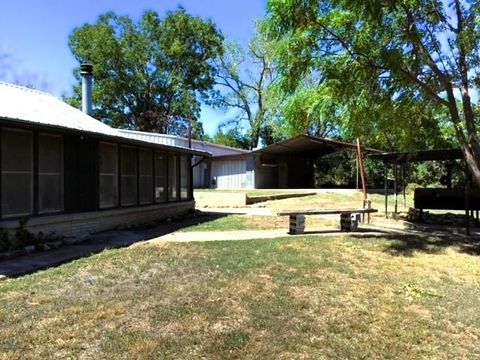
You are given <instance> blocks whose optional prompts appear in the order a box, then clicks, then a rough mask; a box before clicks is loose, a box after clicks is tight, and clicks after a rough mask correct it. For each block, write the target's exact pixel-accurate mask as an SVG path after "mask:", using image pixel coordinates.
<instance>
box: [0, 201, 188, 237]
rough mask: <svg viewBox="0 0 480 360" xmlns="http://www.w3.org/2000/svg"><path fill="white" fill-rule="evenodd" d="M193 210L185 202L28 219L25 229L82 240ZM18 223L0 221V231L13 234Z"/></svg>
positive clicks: (14, 221)
mask: <svg viewBox="0 0 480 360" xmlns="http://www.w3.org/2000/svg"><path fill="white" fill-rule="evenodd" d="M193 209H195V201H185V202H178V203H165V204H158V205H150V206H142V207H132V208H123V209H113V210H103V211H91V212H86V213H77V214H62V215H50V216H42V217H34V218H31V219H30V220H29V221H28V222H27V225H26V228H27V230H29V231H30V232H32V233H39V232H43V233H44V234H48V233H51V232H55V234H56V235H62V236H65V237H73V238H76V239H84V238H87V237H88V236H89V235H91V234H93V233H96V232H99V231H104V230H110V229H114V228H115V227H118V226H130V225H141V224H145V223H148V222H151V221H154V220H162V219H165V218H168V217H171V216H175V215H182V214H186V213H188V212H189V211H191V210H193ZM18 222H19V221H18V220H5V221H1V222H0V227H2V228H3V229H4V230H7V231H14V230H15V228H17V227H18V225H19V224H18Z"/></svg>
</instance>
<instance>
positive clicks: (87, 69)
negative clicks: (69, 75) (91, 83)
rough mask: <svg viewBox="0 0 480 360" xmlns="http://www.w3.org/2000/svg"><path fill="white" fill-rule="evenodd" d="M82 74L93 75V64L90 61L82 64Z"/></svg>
mask: <svg viewBox="0 0 480 360" xmlns="http://www.w3.org/2000/svg"><path fill="white" fill-rule="evenodd" d="M80 74H81V75H92V74H93V65H92V64H89V63H83V64H80Z"/></svg>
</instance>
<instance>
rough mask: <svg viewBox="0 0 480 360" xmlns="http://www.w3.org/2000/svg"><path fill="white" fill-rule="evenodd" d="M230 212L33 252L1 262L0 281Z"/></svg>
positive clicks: (106, 234)
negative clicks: (3, 278)
mask: <svg viewBox="0 0 480 360" xmlns="http://www.w3.org/2000/svg"><path fill="white" fill-rule="evenodd" d="M228 215H232V214H230V213H215V214H213V213H200V212H196V213H195V214H190V215H189V216H187V217H185V218H183V219H179V220H174V221H171V222H167V221H163V222H161V223H156V224H154V225H149V226H143V227H142V226H139V227H136V228H133V229H125V230H110V231H104V232H101V233H97V234H94V235H92V237H91V238H90V239H88V240H86V241H84V242H81V243H78V244H72V245H63V246H61V247H59V248H57V249H52V250H49V251H43V252H35V253H31V254H26V255H21V256H18V257H15V258H11V259H8V260H3V261H0V279H1V278H2V277H6V278H14V277H18V276H22V275H25V274H30V273H34V272H36V271H39V270H44V269H48V268H51V267H56V266H59V265H62V264H64V263H67V262H70V261H73V260H77V259H80V258H84V257H88V256H91V255H93V254H96V253H99V252H102V251H104V250H107V249H114V248H121V247H126V246H129V245H132V244H134V243H139V242H142V241H147V240H151V239H154V238H157V237H160V236H163V235H167V234H169V233H171V232H174V231H177V230H179V229H182V228H185V227H188V226H192V225H197V224H201V223H205V222H209V221H214V220H216V219H219V218H221V217H224V216H228Z"/></svg>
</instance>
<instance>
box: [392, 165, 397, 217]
mask: <svg viewBox="0 0 480 360" xmlns="http://www.w3.org/2000/svg"><path fill="white" fill-rule="evenodd" d="M394 166H395V167H394V169H393V197H394V201H395V205H394V206H395V216H396V215H397V211H398V193H397V175H398V165H397V163H395V165H394Z"/></svg>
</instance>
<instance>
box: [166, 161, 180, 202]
mask: <svg viewBox="0 0 480 360" xmlns="http://www.w3.org/2000/svg"><path fill="white" fill-rule="evenodd" d="M177 182H178V167H177V155H176V154H169V155H168V201H177V200H178V185H177Z"/></svg>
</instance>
